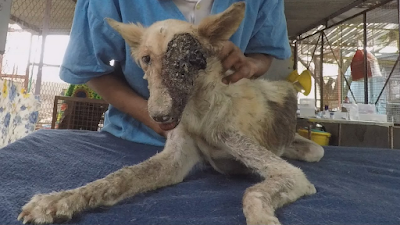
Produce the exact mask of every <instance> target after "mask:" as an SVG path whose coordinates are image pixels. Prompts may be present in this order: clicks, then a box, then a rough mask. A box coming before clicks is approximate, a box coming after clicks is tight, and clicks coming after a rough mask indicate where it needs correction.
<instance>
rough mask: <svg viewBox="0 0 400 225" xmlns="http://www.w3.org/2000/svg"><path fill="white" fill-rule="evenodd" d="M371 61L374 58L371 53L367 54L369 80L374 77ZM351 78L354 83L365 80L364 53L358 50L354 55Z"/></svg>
mask: <svg viewBox="0 0 400 225" xmlns="http://www.w3.org/2000/svg"><path fill="white" fill-rule="evenodd" d="M371 60H373V56H372V55H371V53H369V52H368V53H367V66H368V73H367V74H368V78H370V77H372V70H371ZM350 67H351V77H352V79H353V81H358V80H363V79H364V51H363V50H357V51H356V53H355V54H354V57H353V60H352V61H351V65H350Z"/></svg>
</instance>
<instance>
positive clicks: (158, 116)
mask: <svg viewBox="0 0 400 225" xmlns="http://www.w3.org/2000/svg"><path fill="white" fill-rule="evenodd" d="M244 9H245V4H244V3H243V2H240V3H235V4H233V5H231V6H230V7H229V8H228V9H227V10H225V11H224V12H222V13H219V14H216V15H212V16H209V17H207V18H205V19H204V20H202V21H201V22H200V24H199V25H198V26H195V25H192V24H190V23H188V22H185V21H180V20H173V19H170V20H164V21H159V22H156V23H154V24H152V25H151V26H150V27H148V28H144V27H143V26H141V25H140V24H124V23H120V22H117V21H115V20H112V19H107V22H108V23H109V24H110V26H111V27H112V28H114V29H115V30H116V31H117V32H118V33H120V34H121V36H122V37H123V38H124V40H125V41H126V43H127V44H128V45H129V46H130V48H131V52H132V57H133V59H134V60H135V61H136V62H137V63H138V65H140V67H141V68H142V69H143V71H144V73H145V75H144V79H147V81H148V84H149V86H148V87H149V91H150V97H149V100H148V110H149V113H150V116H151V117H152V118H153V119H154V120H155V121H156V122H158V123H159V124H160V127H161V128H162V129H163V130H170V129H173V128H175V127H176V126H177V125H178V123H179V121H180V119H181V117H182V112H183V110H184V108H185V106H186V104H187V102H188V100H189V98H190V96H191V95H192V92H193V89H194V85H195V81H196V78H197V77H198V74H199V72H201V71H202V70H206V69H207V68H208V65H207V62H208V59H209V58H210V57H215V54H216V52H215V50H213V49H214V47H215V46H218V44H219V43H221V42H222V41H226V40H229V38H230V37H231V36H232V35H233V33H234V32H235V31H236V30H237V28H238V27H239V25H240V23H241V22H242V20H243V17H244Z"/></svg>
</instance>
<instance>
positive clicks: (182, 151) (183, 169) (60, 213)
mask: <svg viewBox="0 0 400 225" xmlns="http://www.w3.org/2000/svg"><path fill="white" fill-rule="evenodd" d="M199 160H200V156H199V153H198V151H197V147H196V145H195V143H194V141H193V140H192V139H191V138H190V137H189V136H188V135H186V134H185V132H183V131H182V130H179V129H178V128H177V129H176V130H174V131H172V133H171V134H170V135H169V138H168V140H167V143H166V146H165V148H164V150H163V151H162V152H160V153H158V154H156V155H155V156H153V157H151V158H150V159H148V160H146V161H144V162H142V163H140V164H137V165H134V166H130V167H125V168H122V169H120V170H118V171H116V172H114V173H112V174H109V175H108V176H106V177H104V178H103V179H99V180H96V181H94V182H91V183H88V184H87V185H85V186H82V187H79V188H76V189H72V190H66V191H61V192H55V193H50V194H39V195H35V196H34V197H33V198H32V199H31V200H30V202H28V203H27V204H26V205H25V206H23V208H22V212H21V214H20V215H19V217H18V220H23V222H24V223H27V222H32V223H53V222H56V221H65V220H69V219H71V218H72V216H73V214H75V213H78V212H81V211H83V210H86V209H89V208H95V207H98V206H104V205H106V206H110V205H113V204H115V203H117V202H119V201H121V200H123V199H125V198H127V197H130V196H133V195H135V194H138V193H141V192H145V191H150V190H154V189H157V188H160V187H164V186H167V185H172V184H176V183H179V182H181V181H182V180H183V179H184V177H185V176H186V175H187V174H188V173H189V171H190V170H191V168H192V167H193V166H194V165H195V164H196V163H197V162H199Z"/></svg>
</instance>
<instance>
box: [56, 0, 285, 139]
mask: <svg viewBox="0 0 400 225" xmlns="http://www.w3.org/2000/svg"><path fill="white" fill-rule="evenodd" d="M184 1H185V0H180V1H177V0H107V1H99V0H78V1H77V4H76V9H75V17H74V21H73V25H72V29H71V33H70V41H69V44H68V47H67V51H66V54H65V56H64V60H63V63H62V65H61V70H60V78H61V79H62V80H64V81H65V82H67V83H71V84H83V83H87V84H88V85H89V87H90V88H92V89H93V90H94V91H95V92H97V93H98V94H99V95H100V96H102V98H103V99H104V100H106V101H107V102H108V103H109V104H110V106H109V109H108V111H107V112H106V114H105V121H104V127H103V129H102V131H105V132H109V133H111V134H112V135H114V136H117V137H120V138H122V139H126V140H129V141H133V142H137V143H143V144H149V145H155V146H163V145H164V144H165V140H166V139H165V137H166V131H164V130H162V129H161V128H160V127H159V126H158V124H157V123H156V122H155V121H153V120H152V119H151V118H150V116H149V115H148V111H147V99H148V97H149V91H148V88H147V81H146V80H144V79H143V75H144V74H143V71H142V69H140V68H139V66H138V65H137V64H136V63H135V62H134V60H132V58H131V56H130V55H131V53H130V50H129V47H128V46H127V44H126V43H125V42H124V40H123V39H122V37H121V36H120V35H119V34H118V33H117V32H116V31H114V30H113V29H112V28H111V27H110V26H109V25H108V24H107V22H106V21H105V18H107V17H108V18H112V19H114V20H116V21H120V22H124V23H131V22H132V23H141V24H142V25H144V26H150V25H151V24H153V23H154V22H156V21H160V20H166V19H180V20H186V21H188V22H193V21H194V19H193V15H196V13H191V12H188V10H187V8H188V7H187V6H188V5H185V2H184ZM186 1H187V2H193V0H192V1H188V0H186ZM203 1H206V0H203ZM238 1H239V0H224V1H222V0H218V1H209V2H208V4H209V6H210V7H209V12H206V14H207V13H208V14H217V13H220V12H223V11H224V10H226V9H227V8H228V7H229V6H230V5H231V4H232V3H234V2H238ZM241 1H243V0H241ZM244 1H245V2H246V13H245V19H244V20H243V22H242V24H241V25H240V27H239V29H238V30H237V31H236V33H235V34H234V35H233V36H232V37H231V39H230V41H227V42H226V44H225V45H224V47H223V48H222V50H221V53H220V56H221V60H222V63H223V66H224V68H225V69H226V70H228V69H232V70H234V71H235V73H234V74H232V75H231V76H229V77H228V78H227V79H226V80H224V81H223V82H226V83H229V82H237V81H238V80H240V79H255V78H258V77H259V76H261V75H263V74H265V73H266V72H267V70H268V68H269V66H270V65H271V62H272V60H273V58H277V59H287V58H289V57H290V56H291V50H290V45H289V40H288V35H287V26H286V19H285V15H284V3H283V0H244ZM195 2H196V1H195ZM200 3H201V1H200V0H199V1H197V4H196V6H197V7H196V8H198V6H199V4H200ZM183 6H186V8H184V7H183ZM196 8H195V9H196ZM189 11H190V10H189ZM204 14H205V13H204V11H203V12H202V13H199V14H197V15H200V16H201V15H203V16H204ZM188 15H189V16H188ZM197 20H198V18H197ZM111 61H114V62H117V63H118V65H120V69H119V70H120V71H121V74H122V76H119V75H118V73H117V71H116V67H115V66H112V64H111ZM121 78H122V79H121Z"/></svg>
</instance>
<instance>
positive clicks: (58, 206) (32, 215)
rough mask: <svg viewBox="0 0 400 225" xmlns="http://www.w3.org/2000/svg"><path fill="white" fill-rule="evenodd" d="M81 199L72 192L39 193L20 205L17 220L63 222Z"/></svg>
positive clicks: (68, 217) (70, 215) (43, 222)
mask: <svg viewBox="0 0 400 225" xmlns="http://www.w3.org/2000/svg"><path fill="white" fill-rule="evenodd" d="M80 201H82V199H81V198H79V197H78V196H74V194H73V193H72V192H55V193H51V194H39V195H35V196H33V197H32V199H31V200H30V201H29V202H28V203H27V204H26V205H24V206H23V207H22V212H21V213H20V214H19V216H18V220H20V221H23V223H24V224H26V223H33V224H47V223H55V222H64V221H68V220H70V219H71V218H72V215H73V213H74V212H76V211H77V210H78V204H79V202H80Z"/></svg>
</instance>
